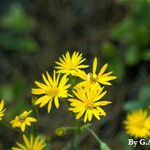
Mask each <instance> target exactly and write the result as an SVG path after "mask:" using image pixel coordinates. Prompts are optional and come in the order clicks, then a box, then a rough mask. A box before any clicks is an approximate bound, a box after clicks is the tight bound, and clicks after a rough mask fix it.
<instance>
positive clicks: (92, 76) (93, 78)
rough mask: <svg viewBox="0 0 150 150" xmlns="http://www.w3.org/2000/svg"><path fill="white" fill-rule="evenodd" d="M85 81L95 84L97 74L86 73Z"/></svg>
mask: <svg viewBox="0 0 150 150" xmlns="http://www.w3.org/2000/svg"><path fill="white" fill-rule="evenodd" d="M87 79H88V81H91V82H92V83H95V82H97V74H92V73H88V76H87Z"/></svg>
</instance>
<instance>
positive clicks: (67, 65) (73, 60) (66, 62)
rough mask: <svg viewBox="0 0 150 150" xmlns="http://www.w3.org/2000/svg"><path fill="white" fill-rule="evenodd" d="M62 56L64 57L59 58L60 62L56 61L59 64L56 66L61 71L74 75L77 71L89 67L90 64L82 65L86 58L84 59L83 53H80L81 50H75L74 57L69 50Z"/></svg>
mask: <svg viewBox="0 0 150 150" xmlns="http://www.w3.org/2000/svg"><path fill="white" fill-rule="evenodd" d="M62 57H63V59H62V58H59V61H60V62H55V63H56V64H57V65H58V66H56V67H55V68H56V69H58V70H59V71H58V72H60V73H65V74H72V75H74V73H75V72H76V71H79V70H80V69H83V68H87V67H88V65H82V62H84V61H85V58H84V59H83V58H82V54H79V52H74V53H73V55H72V57H71V56H70V54H69V52H67V53H66V55H62Z"/></svg>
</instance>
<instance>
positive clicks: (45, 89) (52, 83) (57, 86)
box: [32, 71, 70, 113]
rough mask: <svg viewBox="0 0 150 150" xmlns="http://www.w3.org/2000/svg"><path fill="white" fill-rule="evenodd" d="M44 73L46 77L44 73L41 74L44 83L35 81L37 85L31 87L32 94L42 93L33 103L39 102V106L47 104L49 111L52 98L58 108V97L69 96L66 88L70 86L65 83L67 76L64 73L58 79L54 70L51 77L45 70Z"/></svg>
mask: <svg viewBox="0 0 150 150" xmlns="http://www.w3.org/2000/svg"><path fill="white" fill-rule="evenodd" d="M46 74H47V78H46V76H45V75H44V74H42V77H43V80H44V82H45V83H44V84H43V83H40V82H38V81H35V84H36V85H37V86H38V88H33V89H32V94H35V95H42V96H41V97H40V98H38V99H37V100H36V102H35V104H36V105H38V104H40V107H43V106H45V105H46V104H48V109H47V110H48V113H49V112H50V110H51V107H52V101H53V99H54V103H55V106H56V108H59V100H58V98H67V96H69V94H68V88H69V87H70V84H66V83H67V82H68V78H67V76H66V75H64V76H63V77H62V78H61V80H60V74H58V76H57V77H56V72H55V71H54V74H53V79H52V78H51V76H50V75H49V74H48V72H46Z"/></svg>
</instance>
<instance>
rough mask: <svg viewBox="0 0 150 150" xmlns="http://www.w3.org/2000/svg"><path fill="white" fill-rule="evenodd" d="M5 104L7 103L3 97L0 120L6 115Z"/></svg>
mask: <svg viewBox="0 0 150 150" xmlns="http://www.w3.org/2000/svg"><path fill="white" fill-rule="evenodd" d="M4 105H5V102H4V100H3V99H2V100H1V101H0V120H2V117H3V116H4V112H5V110H6V109H4Z"/></svg>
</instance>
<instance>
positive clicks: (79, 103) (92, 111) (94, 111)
mask: <svg viewBox="0 0 150 150" xmlns="http://www.w3.org/2000/svg"><path fill="white" fill-rule="evenodd" d="M102 91H103V88H100V87H99V86H90V87H86V88H83V87H80V88H77V89H76V90H74V91H73V93H74V94H75V96H76V97H77V99H76V98H74V99H73V98H71V99H69V101H70V102H71V103H70V105H71V106H72V108H70V109H69V110H70V111H72V112H74V113H77V115H76V119H79V118H81V117H82V116H83V114H84V113H85V116H84V122H86V121H87V120H88V121H91V120H92V117H93V115H94V116H95V117H96V118H97V119H98V120H100V116H106V112H105V111H104V110H103V109H102V108H101V106H105V105H108V104H110V103H111V102H110V101H99V100H100V99H101V98H102V97H103V96H104V95H105V94H106V91H104V92H102Z"/></svg>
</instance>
